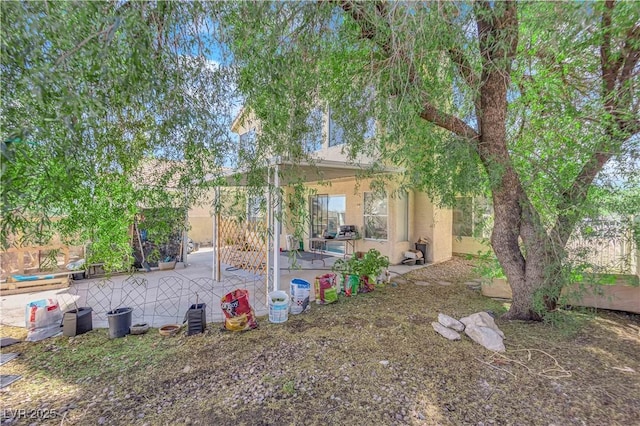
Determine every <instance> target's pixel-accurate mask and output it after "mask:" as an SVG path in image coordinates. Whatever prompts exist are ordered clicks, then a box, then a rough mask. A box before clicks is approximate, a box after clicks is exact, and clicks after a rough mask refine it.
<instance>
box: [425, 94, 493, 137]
mask: <svg viewBox="0 0 640 426" xmlns="http://www.w3.org/2000/svg"><path fill="white" fill-rule="evenodd" d="M420 118H422V119H423V120H426V121H428V122H430V123H433V124H435V125H436V126H438V127H442V128H443V129H446V130H449V131H450V132H453V133H455V134H456V135H458V136H461V137H463V138H465V139H467V140H471V141H477V140H478V139H480V135H479V134H478V132H476V131H475V130H474V129H473V128H472V127H471V126H469V125H468V124H467V123H465V122H464V121H462V120H461V119H460V118H458V117H456V116H454V115H451V114H447V113H445V112H442V111H440V110H438V109H437V108H436V107H435V106H434V105H432V104H431V103H429V102H427V103H426V104H425V105H424V107H423V109H422V112H420Z"/></svg>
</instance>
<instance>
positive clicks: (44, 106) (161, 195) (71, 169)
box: [0, 0, 232, 269]
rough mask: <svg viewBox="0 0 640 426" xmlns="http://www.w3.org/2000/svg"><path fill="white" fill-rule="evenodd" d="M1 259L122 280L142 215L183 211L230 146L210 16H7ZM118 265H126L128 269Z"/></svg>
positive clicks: (71, 11)
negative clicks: (19, 248) (70, 249)
mask: <svg viewBox="0 0 640 426" xmlns="http://www.w3.org/2000/svg"><path fill="white" fill-rule="evenodd" d="M0 14H1V20H2V21H1V25H0V31H1V33H0V39H1V43H2V45H1V46H2V50H1V57H0V71H1V72H2V91H1V95H0V96H1V98H0V99H1V108H2V109H1V119H2V126H1V130H0V141H2V200H1V202H2V205H1V211H2V219H1V220H2V233H1V235H2V246H3V248H6V247H7V246H9V245H11V244H22V245H33V244H36V245H37V244H46V241H47V240H48V239H49V238H50V237H51V235H53V234H59V235H61V236H62V237H63V240H65V241H69V242H70V243H75V244H82V243H90V244H91V253H90V255H91V258H90V259H88V260H89V261H90V262H91V261H100V262H106V266H107V268H109V269H120V268H122V267H124V266H126V263H127V262H129V260H130V254H131V247H130V237H129V235H128V229H129V226H130V225H131V224H132V223H133V219H134V215H135V214H136V212H137V211H139V209H140V208H142V207H153V208H167V209H168V210H167V211H169V209H171V208H175V207H180V208H185V207H186V206H188V205H189V204H190V203H191V202H193V201H194V199H196V198H197V197H198V196H199V195H201V193H202V192H203V191H204V190H205V189H206V188H207V186H208V185H209V183H210V179H206V178H205V177H206V176H207V175H209V177H211V175H215V174H216V173H217V172H218V171H219V169H220V165H221V164H222V157H223V155H224V154H225V152H226V148H227V145H228V136H227V129H228V126H229V120H228V116H229V113H228V111H227V107H228V104H227V93H228V92H229V90H230V88H232V86H231V85H230V76H229V74H228V73H227V72H226V70H225V69H224V64H221V63H220V62H221V61H222V60H223V58H221V57H219V55H218V54H217V50H216V46H215V43H213V41H212V39H211V37H210V33H212V31H213V30H212V29H211V28H210V26H211V25H212V24H213V22H212V20H211V19H210V16H211V15H212V14H215V4H209V3H203V4H200V3H167V2H155V3H149V2H121V1H115V0H114V1H103V2H65V1H60V2H58V1H55V2H47V1H44V2H29V1H23V2H2V3H1V4H0ZM123 263H124V265H123Z"/></svg>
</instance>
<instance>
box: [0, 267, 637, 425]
mask: <svg viewBox="0 0 640 426" xmlns="http://www.w3.org/2000/svg"><path fill="white" fill-rule="evenodd" d="M472 278H475V277H474V276H473V271H472V265H471V264H470V263H469V261H466V260H463V259H456V260H454V261H451V262H447V263H444V264H441V265H437V266H433V267H427V268H425V269H422V270H420V271H415V272H413V273H412V274H410V275H408V276H406V277H392V282H394V283H396V285H387V286H385V287H384V288H380V289H377V290H376V291H375V292H374V293H370V294H366V295H358V296H357V297H352V298H342V299H340V301H339V302H338V303H336V304H333V305H328V306H318V305H315V304H314V305H313V306H312V310H311V312H308V313H305V314H301V315H296V316H292V315H290V316H289V321H288V322H286V323H284V324H270V323H269V322H268V320H267V318H260V327H259V329H257V330H253V331H249V332H245V333H240V334H234V333H231V332H222V331H220V329H219V324H209V329H208V330H207V332H206V333H205V334H202V335H198V336H191V337H187V336H185V335H184V333H183V332H181V334H179V335H178V336H175V337H161V336H160V335H159V334H158V331H157V330H151V331H150V332H149V333H148V334H146V335H143V336H127V337H126V338H122V339H116V340H109V339H108V338H107V331H106V330H94V331H92V332H90V333H88V334H85V335H82V336H78V337H76V338H72V339H69V338H65V337H58V338H53V339H48V340H46V341H43V342H38V343H20V344H18V345H14V346H11V347H9V348H5V349H3V351H4V352H20V353H21V354H22V355H21V356H20V357H19V358H18V359H15V360H13V361H10V362H9V363H7V364H5V365H4V366H2V367H1V371H2V374H21V375H23V379H22V380H20V381H18V382H16V383H14V384H13V385H11V386H9V387H8V388H5V389H4V391H3V392H1V393H0V400H1V406H2V414H3V416H4V419H3V421H4V422H3V423H2V424H3V425H5V424H32V423H34V422H35V423H36V424H52V425H53V424H55V425H88V424H105V425H129V424H136V425H144V424H146V425H166V424H201V425H227V424H240V425H241V424H245V425H271V424H274V425H282V424H296V425H298V424H300V425H303V424H322V425H325V424H333V425H389V424H398V425H400V424H413V425H436V424H438V425H492V424H495V425H551V424H554V425H573V424H575V425H617V424H619V425H630V424H638V419H640V399H639V397H638V395H640V318H639V317H638V316H633V315H625V314H620V313H607V312H598V313H595V314H594V313H584V312H575V311H567V312H565V313H563V314H562V318H563V320H562V321H561V322H560V323H559V324H555V325H553V324H548V323H547V324H538V323H536V324H526V323H516V322H514V323H506V322H504V321H500V320H497V324H498V326H499V327H500V328H501V329H502V330H503V331H504V333H505V335H506V340H505V344H506V347H507V352H506V353H504V354H502V355H497V354H493V353H491V352H490V351H488V350H486V349H484V348H483V347H481V346H479V345H478V344H476V343H473V342H472V341H471V340H470V339H468V338H466V337H463V340H462V341H458V342H449V341H448V340H446V339H444V338H442V337H440V336H439V335H437V334H436V333H435V332H434V331H433V329H432V328H431V322H432V321H434V320H435V318H436V317H437V314H438V312H443V313H446V314H448V315H451V316H453V317H456V318H460V317H462V316H466V315H468V314H471V313H473V312H477V311H481V310H483V311H491V312H493V313H494V314H495V315H497V316H499V315H500V314H501V313H503V312H504V311H505V306H504V305H503V303H501V302H498V301H494V300H491V299H487V298H484V297H482V296H481V295H480V293H479V291H477V290H473V289H471V288H469V286H468V285H466V284H465V283H466V282H468V281H469V280H470V279H472ZM1 334H2V336H13V337H24V336H25V334H26V333H25V331H24V330H23V329H16V328H8V327H3V328H2V330H1ZM20 409H24V410H25V411H24V413H25V414H27V415H29V414H31V415H34V416H37V415H39V414H50V415H51V414H53V417H54V418H52V419H49V420H37V419H35V418H32V419H15V420H13V421H12V420H9V419H8V417H11V414H12V413H16V412H18V411H16V410H20ZM36 410H40V411H39V412H38V411H36ZM48 410H53V412H52V411H48Z"/></svg>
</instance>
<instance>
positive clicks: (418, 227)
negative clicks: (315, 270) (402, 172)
mask: <svg viewBox="0 0 640 426" xmlns="http://www.w3.org/2000/svg"><path fill="white" fill-rule="evenodd" d="M370 184H371V179H360V180H357V179H356V178H345V179H337V180H334V181H332V182H331V185H330V186H327V185H320V184H318V183H310V184H308V185H307V187H308V188H309V189H311V190H315V191H316V193H317V194H329V195H344V196H345V197H346V213H345V220H346V223H347V224H350V225H356V226H357V227H358V230H359V231H360V233H361V234H362V232H363V227H364V206H363V204H364V194H363V193H364V192H367V191H370V190H371V189H370V188H371V187H370ZM387 188H388V190H387V192H388V193H389V194H391V193H392V192H393V190H395V189H397V185H396V184H395V183H393V182H389V183H388V184H387ZM287 192H290V189H285V197H286V194H287ZM307 204H308V200H307ZM308 207H309V206H308V205H307V206H306V208H307V209H308ZM408 208H409V230H408V231H409V232H408V239H407V240H406V241H399V240H398V239H399V235H398V232H397V229H396V228H397V226H396V225H397V223H396V222H397V220H398V217H399V216H398V214H399V212H400V211H401V201H400V199H399V198H397V197H394V196H392V195H390V196H389V199H388V218H387V229H388V239H387V240H386V241H377V240H370V239H364V238H361V239H359V240H357V241H356V243H355V245H356V251H363V252H366V251H368V250H370V249H376V250H379V251H380V252H381V253H382V254H383V255H385V256H389V260H390V261H391V262H392V263H394V264H395V263H400V262H401V261H402V259H403V258H404V255H403V253H404V252H405V251H406V250H408V249H412V248H414V242H415V241H416V240H417V239H418V238H419V237H421V236H426V237H428V238H429V239H430V240H431V241H432V244H431V246H430V249H429V253H430V254H429V258H428V261H435V262H439V261H443V260H447V259H450V258H451V221H452V214H451V210H449V209H439V208H437V207H434V206H433V204H432V203H431V201H430V200H429V199H428V197H427V196H426V195H425V194H423V193H415V192H410V193H409V203H408ZM285 214H286V212H285ZM308 228H309V225H308V224H307V225H306V226H305V239H304V248H305V250H308V249H309V240H308V238H309V236H308V232H309V229H308ZM292 233H293V230H292V229H291V227H290V226H288V220H287V219H285V223H284V226H283V232H282V235H281V239H280V241H281V243H280V244H281V247H286V235H287V234H292Z"/></svg>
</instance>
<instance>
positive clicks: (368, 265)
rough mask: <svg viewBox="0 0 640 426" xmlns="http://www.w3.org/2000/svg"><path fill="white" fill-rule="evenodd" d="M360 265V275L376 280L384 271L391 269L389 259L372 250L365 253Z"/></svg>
mask: <svg viewBox="0 0 640 426" xmlns="http://www.w3.org/2000/svg"><path fill="white" fill-rule="evenodd" d="M359 263H360V275H364V276H367V277H373V278H374V279H375V278H376V277H377V276H378V275H380V274H381V273H382V271H383V269H385V268H388V267H389V258H388V257H387V256H383V255H382V254H381V253H380V252H379V251H378V250H376V249H371V250H369V251H368V252H366V253H365V255H364V256H363V257H362V259H360V260H359Z"/></svg>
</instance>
